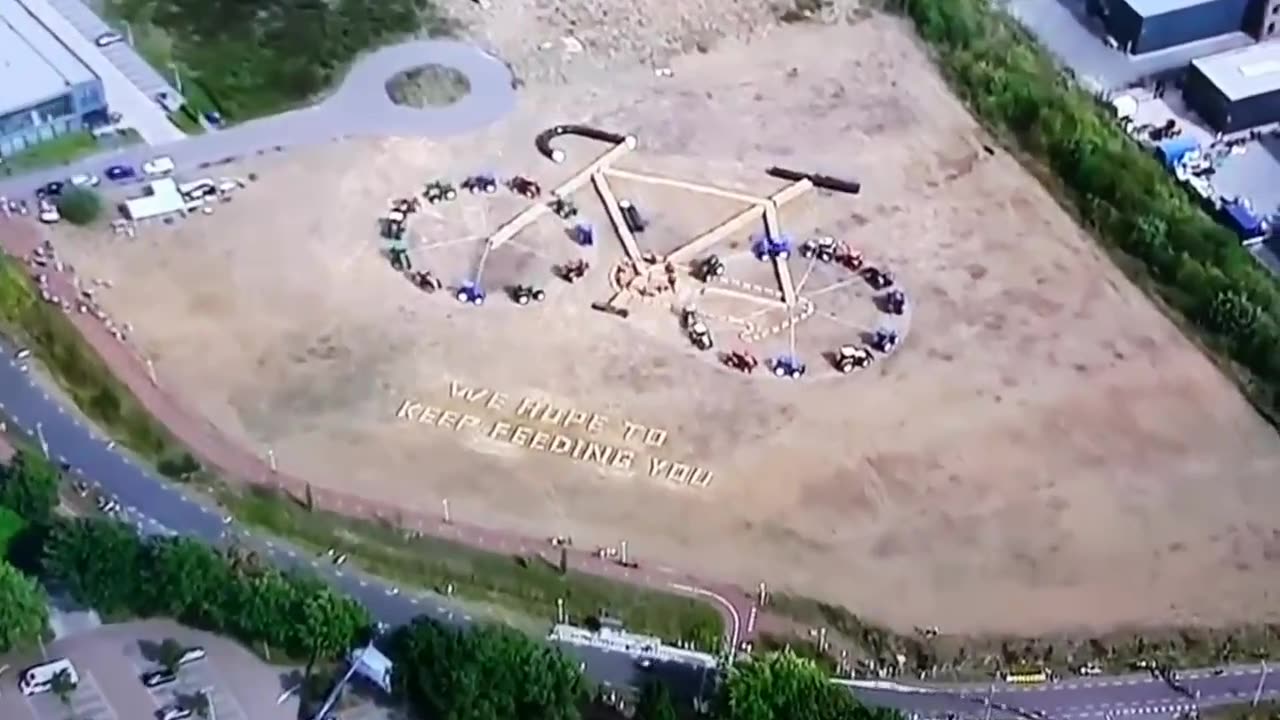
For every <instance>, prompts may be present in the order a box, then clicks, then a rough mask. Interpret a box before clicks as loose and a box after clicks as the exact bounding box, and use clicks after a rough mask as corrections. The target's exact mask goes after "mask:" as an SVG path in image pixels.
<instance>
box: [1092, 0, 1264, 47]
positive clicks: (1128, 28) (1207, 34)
mask: <svg viewBox="0 0 1280 720" xmlns="http://www.w3.org/2000/svg"><path fill="white" fill-rule="evenodd" d="M1087 3H1088V7H1089V12H1090V13H1091V14H1093V15H1097V16H1099V17H1101V18H1102V21H1103V24H1104V25H1105V26H1106V28H1107V34H1109V35H1110V36H1111V37H1112V38H1113V39H1114V40H1115V41H1116V44H1117V45H1118V46H1119V47H1120V48H1121V49H1123V50H1124V51H1125V52H1128V53H1131V54H1134V55H1141V54H1143V53H1149V52H1155V51H1158V50H1164V49H1167V48H1171V47H1177V46H1179V45H1186V44H1188V43H1193V42H1198V41H1200V40H1208V39H1209V38H1214V37H1219V36H1222V35H1228V34H1231V33H1240V32H1243V33H1248V34H1249V35H1252V36H1253V37H1254V38H1256V39H1258V40H1266V39H1268V38H1271V37H1274V36H1275V34H1276V32H1277V30H1280V0H1087Z"/></svg>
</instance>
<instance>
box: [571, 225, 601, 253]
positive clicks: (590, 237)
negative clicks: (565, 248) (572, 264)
mask: <svg viewBox="0 0 1280 720" xmlns="http://www.w3.org/2000/svg"><path fill="white" fill-rule="evenodd" d="M573 241H574V242H575V243H577V244H578V245H580V246H582V247H591V246H592V245H595V244H596V229H595V228H594V227H592V226H591V223H585V222H580V223H577V224H575V225H574V226H573Z"/></svg>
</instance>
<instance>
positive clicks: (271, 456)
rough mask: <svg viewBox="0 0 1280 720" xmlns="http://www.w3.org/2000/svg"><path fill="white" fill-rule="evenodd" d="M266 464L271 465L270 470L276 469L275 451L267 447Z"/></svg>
mask: <svg viewBox="0 0 1280 720" xmlns="http://www.w3.org/2000/svg"><path fill="white" fill-rule="evenodd" d="M267 464H268V465H270V466H271V472H275V471H276V451H275V450H272V449H271V448H267Z"/></svg>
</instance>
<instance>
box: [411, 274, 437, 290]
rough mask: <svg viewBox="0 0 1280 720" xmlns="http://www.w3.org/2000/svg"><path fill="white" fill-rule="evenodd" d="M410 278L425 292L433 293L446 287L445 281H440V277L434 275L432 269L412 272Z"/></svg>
mask: <svg viewBox="0 0 1280 720" xmlns="http://www.w3.org/2000/svg"><path fill="white" fill-rule="evenodd" d="M409 280H410V281H412V282H413V284H414V286H416V287H417V288H418V289H419V290H422V291H423V292H428V293H433V292H435V291H437V290H439V289H440V288H443V287H444V283H442V282H440V278H438V277H436V276H435V275H433V274H432V273H431V271H430V270H419V271H417V272H410V273H409Z"/></svg>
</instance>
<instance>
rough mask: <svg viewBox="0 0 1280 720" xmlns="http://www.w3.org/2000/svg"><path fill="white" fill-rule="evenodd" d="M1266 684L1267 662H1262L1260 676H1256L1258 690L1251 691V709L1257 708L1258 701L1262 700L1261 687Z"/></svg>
mask: <svg viewBox="0 0 1280 720" xmlns="http://www.w3.org/2000/svg"><path fill="white" fill-rule="evenodd" d="M1266 682H1267V661H1266V660H1263V661H1262V674H1261V675H1259V676H1258V689H1257V690H1254V691H1253V702H1252V703H1250V705H1251V706H1252V707H1258V701H1259V700H1261V699H1262V686H1263V685H1265V684H1266Z"/></svg>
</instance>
